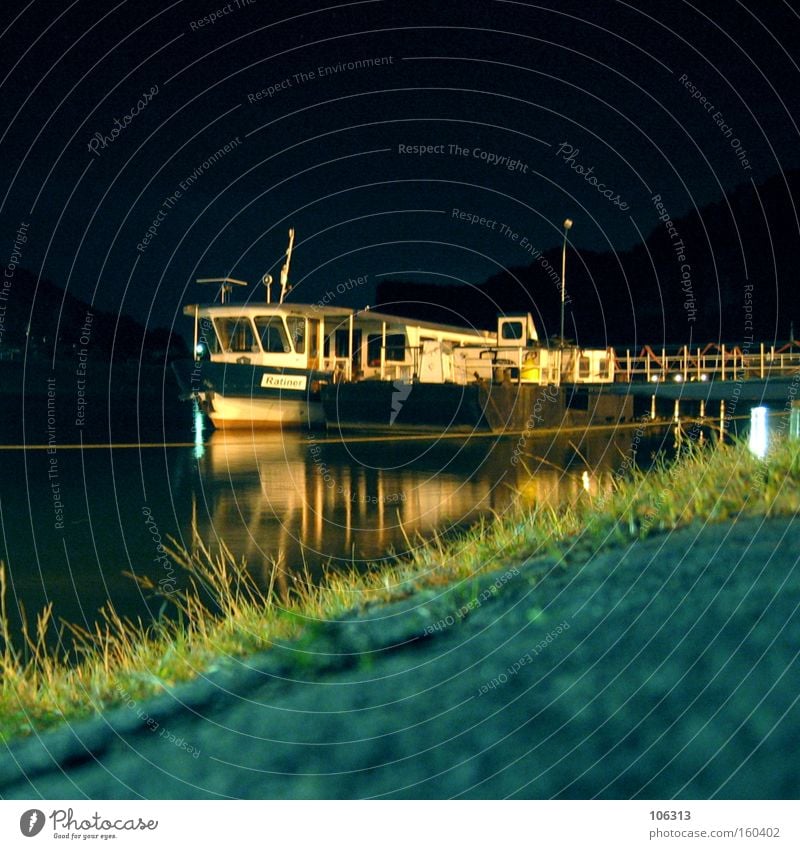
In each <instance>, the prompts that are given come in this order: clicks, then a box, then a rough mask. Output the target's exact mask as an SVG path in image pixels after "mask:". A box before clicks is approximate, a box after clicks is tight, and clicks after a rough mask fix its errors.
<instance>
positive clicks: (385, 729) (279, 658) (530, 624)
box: [0, 516, 800, 799]
mask: <svg viewBox="0 0 800 849" xmlns="http://www.w3.org/2000/svg"><path fill="white" fill-rule="evenodd" d="M798 557H800V521H798V519H797V518H796V517H791V516H790V517H783V518H770V519H764V518H762V517H758V516H755V517H743V516H740V517H739V518H738V520H736V521H724V522H721V523H719V524H713V525H710V524H703V523H699V522H697V523H694V524H691V525H690V526H688V527H686V528H684V529H681V530H677V531H673V532H671V533H667V534H659V535H655V536H653V537H651V538H648V539H645V540H636V541H633V542H630V543H628V544H626V545H624V546H620V547H615V548H611V549H600V550H599V551H598V552H597V553H595V554H592V555H590V556H588V557H587V558H585V560H584V561H583V562H582V563H579V564H574V565H572V566H570V567H568V568H564V566H563V562H564V561H563V559H562V558H547V557H544V558H542V557H540V558H536V559H533V560H528V561H527V562H526V563H524V564H520V565H518V566H516V567H512V568H510V569H504V570H500V571H498V572H494V573H492V574H488V575H485V576H483V577H481V578H479V579H476V582H472V583H471V584H470V586H469V588H468V589H467V588H466V587H465V585H463V584H462V585H461V586H460V588H459V589H458V591H457V592H456V590H455V589H454V588H450V589H445V590H426V591H423V592H421V593H419V594H417V595H415V596H413V597H411V598H409V599H406V600H404V601H401V602H397V603H395V604H392V605H388V606H386V607H378V606H376V607H375V608H373V609H368V610H366V611H364V612H363V613H362V614H361V615H359V616H358V617H357V618H355V619H351V620H349V621H339V622H331V623H322V624H318V625H316V626H314V627H313V628H310V629H308V631H307V633H306V634H305V636H304V637H303V638H302V640H301V641H300V642H295V643H291V644H287V645H286V646H285V647H283V648H277V647H275V648H273V649H272V650H270V651H269V652H266V653H263V654H260V655H256V656H254V657H251V658H249V659H240V660H233V659H231V660H227V661H220V663H219V664H218V665H217V668H216V669H213V670H211V671H210V672H209V673H207V674H206V675H204V676H203V677H202V678H200V679H199V680H197V681H196V682H193V683H189V684H184V685H181V686H178V687H176V688H174V689H173V690H171V691H170V692H168V693H166V694H165V695H163V696H161V697H159V698H156V699H153V700H150V701H141V702H140V701H137V700H135V699H134V698H130V699H127V701H126V702H125V703H124V704H123V705H122V706H121V707H118V708H116V709H114V710H110V711H108V712H107V713H106V714H104V715H103V716H101V717H99V718H96V719H93V720H90V721H87V722H82V723H74V724H72V725H71V726H69V727H65V728H63V729H61V730H59V731H55V732H50V733H47V734H43V735H41V736H39V737H36V738H33V739H29V740H25V741H22V742H18V743H16V744H12V746H11V748H10V749H9V750H8V751H7V752H5V754H3V755H2V757H1V758H0V795H1V796H2V797H4V798H36V797H39V796H41V797H43V798H51V799H55V798H82V797H88V798H138V797H148V798H229V797H235V798H240V797H241V798H320V797H322V798H363V797H375V796H382V797H387V796H388V797H413V798H419V797H422V798H443V797H454V796H464V797H491V798H496V797H506V796H512V797H518V798H552V797H556V798H594V797H600V798H629V797H641V798H672V797H677V798H709V797H714V798H787V797H796V795H797V782H796V770H795V768H794V766H793V763H792V759H791V758H790V757H789V755H788V753H789V752H791V751H792V750H793V748H794V741H795V740H796V738H797V733H798V728H799V727H800V705H798V695H800V677H799V676H798V648H797V647H798V645H800V613H798V603H799V602H800V571H799V570H798ZM121 695H122V696H123V698H124V694H121Z"/></svg>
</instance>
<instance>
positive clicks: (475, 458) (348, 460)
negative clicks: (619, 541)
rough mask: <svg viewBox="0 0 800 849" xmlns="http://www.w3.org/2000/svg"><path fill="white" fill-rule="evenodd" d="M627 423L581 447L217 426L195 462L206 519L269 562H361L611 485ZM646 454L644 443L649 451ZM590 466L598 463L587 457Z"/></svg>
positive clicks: (203, 523) (236, 546)
mask: <svg viewBox="0 0 800 849" xmlns="http://www.w3.org/2000/svg"><path fill="white" fill-rule="evenodd" d="M630 446H631V435H630V432H629V431H622V432H618V433H617V434H616V435H615V436H613V437H610V435H609V432H605V433H602V434H596V435H592V436H584V437H583V440H582V442H581V444H580V446H579V447H578V446H574V445H571V444H570V443H569V442H568V441H564V440H563V439H561V440H553V439H550V440H545V439H542V440H539V441H538V442H529V443H528V444H527V445H526V446H525V447H524V449H522V450H521V449H520V446H519V445H518V442H517V440H516V439H511V438H504V439H498V438H496V437H494V438H472V439H447V440H441V441H438V442H436V441H435V440H419V441H413V442H406V441H401V442H386V441H382V440H378V441H375V442H371V441H367V440H364V441H352V442H349V443H347V444H344V445H343V444H341V443H336V442H327V441H325V440H324V439H319V438H314V437H306V438H302V437H289V438H286V437H284V438H281V437H279V436H276V437H272V438H270V437H268V436H264V435H255V436H254V435H253V434H231V433H223V432H218V433H215V434H214V435H213V437H212V439H211V440H209V442H208V443H207V444H206V446H205V452H204V456H203V457H202V458H201V459H200V460H199V462H198V465H197V474H198V495H199V496H201V497H200V499H199V501H198V503H199V504H201V505H202V507H201V508H200V509H198V510H197V518H198V529H199V532H200V535H201V537H202V538H203V539H213V538H215V537H219V538H221V539H224V540H225V541H226V542H227V543H228V545H229V547H230V548H231V549H232V550H234V551H236V552H241V553H242V554H244V555H245V556H246V557H247V560H248V562H249V563H250V564H251V566H252V568H254V569H261V570H264V572H265V573H266V572H268V571H269V570H270V568H271V562H272V559H273V558H276V559H279V560H280V562H281V563H282V564H283V565H284V566H285V567H286V568H288V569H290V570H291V569H292V568H293V567H296V566H298V565H300V564H303V563H305V564H307V565H308V567H309V569H310V570H311V572H312V574H318V573H319V571H320V568H321V565H322V564H323V563H328V562H330V563H331V564H333V565H334V566H335V565H337V564H339V565H341V564H344V563H349V564H355V565H356V566H358V565H361V564H363V563H364V562H366V561H369V560H374V559H378V558H381V557H382V556H384V555H385V554H386V553H387V552H388V551H389V550H390V549H392V550H394V551H395V552H396V553H399V554H403V553H406V552H407V550H408V541H409V540H410V541H411V542H412V544H415V541H418V540H419V538H420V537H430V536H431V535H432V534H433V532H434V531H447V530H449V529H452V528H454V527H464V526H467V525H469V524H471V523H472V522H474V521H476V520H477V519H478V518H479V517H480V516H481V515H484V514H488V513H492V514H494V515H501V514H502V513H503V512H505V511H506V510H508V509H509V508H510V507H511V505H512V504H513V503H514V502H515V501H521V502H522V503H523V504H525V505H533V504H534V503H544V504H550V505H556V504H560V503H564V502H567V501H571V500H574V499H575V498H577V497H578V495H579V494H580V493H582V492H583V493H585V491H586V490H587V488H588V489H589V490H590V491H591V492H593V493H596V492H597V491H598V488H599V487H602V486H604V483H603V474H604V472H605V473H606V474H607V476H610V475H611V474H613V471H614V469H615V468H616V467H618V466H620V465H621V463H622V458H623V457H624V456H625V455H626V452H627V456H630ZM642 455H644V459H645V460H647V459H648V457H649V455H648V454H647V453H646V452H640V460H641V459H642ZM587 464H588V465H587Z"/></svg>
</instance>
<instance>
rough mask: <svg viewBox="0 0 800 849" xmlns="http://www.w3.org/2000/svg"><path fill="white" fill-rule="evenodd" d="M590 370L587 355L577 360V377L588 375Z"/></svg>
mask: <svg viewBox="0 0 800 849" xmlns="http://www.w3.org/2000/svg"><path fill="white" fill-rule="evenodd" d="M590 370H591V363H590V361H589V358H588V357H581V358H580V359H579V360H578V376H579V377H589V372H590Z"/></svg>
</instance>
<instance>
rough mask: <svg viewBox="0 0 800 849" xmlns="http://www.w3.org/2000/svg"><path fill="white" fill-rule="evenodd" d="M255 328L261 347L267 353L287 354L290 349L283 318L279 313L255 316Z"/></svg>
mask: <svg viewBox="0 0 800 849" xmlns="http://www.w3.org/2000/svg"><path fill="white" fill-rule="evenodd" d="M255 321H256V330H257V331H258V336H259V339H261V347H262V348H263V349H264V351H266V353H268V354H289V353H291V351H292V349H291V347H290V345H289V337H288V336H287V335H286V328H285V327H284V324H283V319H282V318H281V316H279V315H259V316H257V317H256V320H255Z"/></svg>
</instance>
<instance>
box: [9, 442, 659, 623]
mask: <svg viewBox="0 0 800 849" xmlns="http://www.w3.org/2000/svg"><path fill="white" fill-rule="evenodd" d="M633 433H634V431H633V430H632V429H627V430H620V431H617V432H616V433H615V434H612V433H611V432H610V431H606V432H602V433H596V434H592V435H586V434H580V435H578V436H575V437H574V439H576V440H578V442H577V444H575V443H571V442H570V441H569V440H568V439H565V438H563V437H560V438H558V439H555V438H544V437H540V438H538V439H537V440H531V441H528V442H527V443H525V444H522V443H520V442H519V439H518V438H517V437H506V438H498V437H479V438H476V437H472V438H469V439H467V438H458V439H440V440H437V439H436V438H425V439H414V440H394V441H387V440H385V439H369V438H359V439H354V440H352V441H348V442H345V443H343V442H341V441H338V440H336V441H334V440H332V439H330V440H329V439H328V438H327V437H326V435H325V433H324V432H320V433H318V434H315V435H312V434H284V435H280V434H274V435H270V434H266V433H258V434H253V433H245V434H238V435H233V436H231V435H229V434H224V433H221V432H217V433H214V434H212V435H211V436H210V437H209V438H206V439H205V441H198V443H197V444H188V445H185V446H183V447H167V446H164V445H161V446H154V447H146V448H139V447H132V448H124V447H119V446H112V447H108V446H105V447H92V448H90V447H85V448H83V449H82V450H81V449H68V448H66V447H57V448H56V450H55V452H54V453H53V452H52V451H51V452H50V453H48V451H47V450H46V449H45V448H43V449H34V450H31V449H27V450H6V449H4V450H2V451H0V461H1V462H2V475H0V534H1V536H0V559H2V560H3V561H4V562H5V564H6V567H7V571H8V574H9V587H10V591H9V596H10V597H9V608H10V614H11V617H12V619H14V618H17V616H18V606H19V603H20V602H21V603H22V604H23V605H24V607H25V610H26V611H27V612H28V617H29V619H30V618H32V617H33V614H34V613H35V612H36V611H37V610H39V609H40V608H41V607H42V606H43V605H44V604H45V603H47V602H48V601H52V602H53V604H54V609H55V613H56V616H57V617H61V618H63V619H66V620H68V621H72V622H80V623H86V624H91V623H92V622H93V621H94V620H95V619H96V617H97V612H98V609H99V608H100V606H101V605H103V604H104V603H105V602H106V600H107V599H110V600H112V601H113V603H114V605H115V606H116V607H117V609H118V610H120V611H121V612H123V613H125V614H127V615H132V616H143V617H150V616H156V615H158V611H159V609H160V608H161V606H162V600H161V599H159V598H155V597H147V595H146V594H143V593H142V592H141V591H140V590H139V588H138V586H137V585H136V584H135V582H133V581H132V580H131V578H129V577H126V575H125V574H124V573H126V572H130V573H133V574H137V575H148V576H149V577H151V578H152V580H153V581H154V582H155V583H159V582H161V583H162V586H165V585H167V584H166V582H168V581H173V580H175V576H176V570H175V569H174V567H173V566H172V565H171V564H170V563H169V562H168V561H166V560H165V559H164V558H163V557H160V555H159V552H158V549H157V543H158V540H159V539H161V540H163V541H164V542H166V541H167V540H168V538H169V537H173V538H175V539H176V540H177V541H178V542H179V543H182V544H185V545H187V546H191V543H192V533H191V529H192V527H193V526H194V527H196V528H197V530H198V533H199V535H200V537H201V538H202V539H203V540H204V541H206V542H209V543H212V544H214V543H216V542H218V541H219V540H224V541H225V543H226V544H227V545H228V547H229V548H230V549H231V550H232V551H233V552H234V553H235V554H236V555H238V556H243V557H245V558H246V559H247V562H248V564H249V568H250V569H251V571H252V572H253V573H254V574H255V575H256V577H257V578H258V579H259V581H261V582H266V580H267V576H268V575H269V573H270V570H271V568H272V566H271V564H272V563H273V561H274V560H278V561H279V564H280V569H279V571H278V581H277V583H278V587H279V589H281V588H283V589H285V588H286V586H287V585H288V582H289V581H290V580H291V573H292V571H293V570H297V569H298V568H302V567H303V564H305V565H306V566H307V567H308V569H309V571H310V572H311V574H312V575H315V576H319V575H320V574H321V573H322V570H323V568H324V567H325V565H326V564H330V566H331V567H332V568H337V567H338V568H343V567H345V566H348V565H351V564H355V565H356V566H363V565H364V564H365V563H366V562H368V561H371V560H375V559H379V558H381V557H382V556H385V555H386V554H387V552H389V551H390V550H391V549H393V550H394V551H396V552H401V553H402V552H404V551H406V550H407V549H408V543H407V540H410V541H411V543H412V545H413V544H415V542H416V541H418V539H419V537H420V536H422V537H425V536H430V535H431V534H432V533H433V532H434V531H439V530H445V531H446V530H448V529H453V528H458V527H463V526H466V525H469V524H470V523H471V522H473V521H475V520H476V519H477V518H479V516H481V515H484V514H487V513H489V512H490V511H491V512H493V513H502V512H503V511H505V510H507V509H508V508H509V507H510V506H511V505H512V503H513V502H514V500H515V499H518V498H519V499H521V500H522V501H523V502H524V503H526V504H533V503H535V502H546V503H549V504H557V503H562V502H565V501H570V500H572V499H575V498H577V497H578V496H579V494H580V493H581V492H583V491H584V490H585V489H586V488H587V487H588V488H589V489H590V490H591V491H592V492H597V491H599V489H601V488H603V487H604V486H607V485H608V482H609V481H610V479H611V477H612V476H613V474H614V473H615V471H617V470H618V469H620V467H623V465H624V463H625V458H626V457H628V458H629V457H630V456H631V452H632V449H633V446H634V444H635V442H634V436H633ZM660 439H663V440H664V445H665V446H666V445H670V444H671V437H669V436H667V437H665V436H664V435H663V434H661V436H660V438H649V439H640V441H638V444H636V447H637V448H638V452H639V456H638V459H639V461H640V462H642V461H644V462H646V461H647V460H648V459H649V457H650V456H651V454H652V452H653V451H654V450H656V449H657V448H658V447H659V446H660V445H661V444H662V443H661V441H660Z"/></svg>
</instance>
